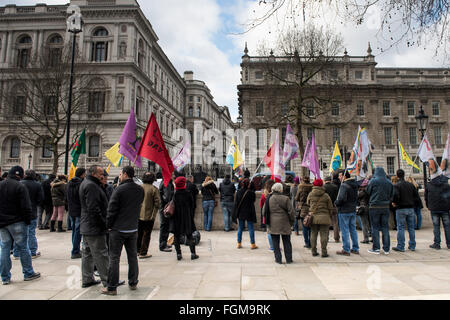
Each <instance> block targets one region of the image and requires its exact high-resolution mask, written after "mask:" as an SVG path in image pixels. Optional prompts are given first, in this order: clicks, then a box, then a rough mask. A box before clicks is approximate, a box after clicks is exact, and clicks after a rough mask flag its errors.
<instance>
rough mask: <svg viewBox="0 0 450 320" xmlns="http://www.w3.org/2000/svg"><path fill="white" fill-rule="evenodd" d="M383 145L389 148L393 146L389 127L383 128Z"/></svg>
mask: <svg viewBox="0 0 450 320" xmlns="http://www.w3.org/2000/svg"><path fill="white" fill-rule="evenodd" d="M384 144H385V145H387V146H391V145H392V144H393V141H392V128H391V127H385V128H384Z"/></svg>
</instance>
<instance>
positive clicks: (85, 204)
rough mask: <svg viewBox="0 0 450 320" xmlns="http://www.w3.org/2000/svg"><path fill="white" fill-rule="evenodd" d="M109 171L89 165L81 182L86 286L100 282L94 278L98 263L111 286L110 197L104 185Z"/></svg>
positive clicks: (83, 272)
mask: <svg viewBox="0 0 450 320" xmlns="http://www.w3.org/2000/svg"><path fill="white" fill-rule="evenodd" d="M104 173H105V171H104V170H103V169H102V168H101V167H100V166H96V165H94V166H92V167H90V168H89V175H88V176H87V177H86V179H84V180H83V182H82V183H81V185H80V203H81V216H80V232H81V235H82V236H83V244H82V258H81V273H82V287H83V288H88V287H91V286H93V285H97V284H99V283H100V281H96V280H95V279H94V265H95V266H96V267H97V271H98V274H99V276H100V279H101V283H102V284H103V286H104V287H106V286H107V278H108V264H109V257H108V247H107V244H106V231H107V229H106V213H107V208H108V199H107V198H106V195H105V192H103V190H102V188H101V182H100V181H101V179H102V177H103V175H104Z"/></svg>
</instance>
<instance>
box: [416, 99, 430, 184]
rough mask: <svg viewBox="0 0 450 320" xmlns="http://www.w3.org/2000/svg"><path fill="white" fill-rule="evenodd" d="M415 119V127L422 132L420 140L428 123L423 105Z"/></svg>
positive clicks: (425, 182)
mask: <svg viewBox="0 0 450 320" xmlns="http://www.w3.org/2000/svg"><path fill="white" fill-rule="evenodd" d="M416 121H417V128H418V129H419V131H420V133H421V134H422V140H423V137H424V136H425V132H426V131H427V125H428V116H427V115H426V114H425V111H424V110H423V107H422V106H420V110H419V114H418V115H417V116H416ZM426 185H427V167H426V165H425V163H424V164H423V186H424V188H425V187H426Z"/></svg>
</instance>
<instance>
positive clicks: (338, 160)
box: [330, 141, 343, 173]
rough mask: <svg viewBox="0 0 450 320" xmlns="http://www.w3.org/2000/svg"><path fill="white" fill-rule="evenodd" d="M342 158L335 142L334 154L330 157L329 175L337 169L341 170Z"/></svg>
mask: <svg viewBox="0 0 450 320" xmlns="http://www.w3.org/2000/svg"><path fill="white" fill-rule="evenodd" d="M342 168H343V165H342V156H341V151H340V150H339V145H338V143H337V141H336V145H335V146H334V152H333V155H332V156H331V163H330V173H331V172H333V171H334V170H337V169H342Z"/></svg>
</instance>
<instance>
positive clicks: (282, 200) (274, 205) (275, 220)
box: [263, 183, 295, 264]
mask: <svg viewBox="0 0 450 320" xmlns="http://www.w3.org/2000/svg"><path fill="white" fill-rule="evenodd" d="M263 210H264V218H265V220H266V224H267V226H268V231H269V234H270V236H271V238H272V243H273V249H274V250H273V253H274V255H275V262H276V263H279V264H281V263H282V262H281V259H282V258H281V251H280V237H281V238H282V240H283V249H284V256H285V258H286V263H287V264H289V263H292V262H293V261H292V244H291V227H292V226H293V225H294V220H295V211H294V208H293V207H292V202H291V200H290V199H289V197H288V196H286V195H284V194H283V185H282V184H281V183H275V184H274V185H273V186H272V194H270V195H269V197H268V198H267V200H266V202H265V204H264V207H263Z"/></svg>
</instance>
